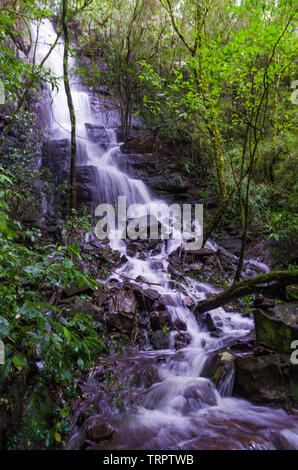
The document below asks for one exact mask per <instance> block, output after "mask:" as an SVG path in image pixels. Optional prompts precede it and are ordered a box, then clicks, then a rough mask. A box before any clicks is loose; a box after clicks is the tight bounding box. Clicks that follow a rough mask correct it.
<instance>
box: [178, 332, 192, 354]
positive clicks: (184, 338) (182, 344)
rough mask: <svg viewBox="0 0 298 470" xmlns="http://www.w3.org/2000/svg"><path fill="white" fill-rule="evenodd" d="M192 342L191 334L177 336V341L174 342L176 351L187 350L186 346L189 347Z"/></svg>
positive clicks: (184, 333)
mask: <svg viewBox="0 0 298 470" xmlns="http://www.w3.org/2000/svg"><path fill="white" fill-rule="evenodd" d="M190 342H191V336H190V334H189V333H186V332H183V333H182V332H180V333H179V334H177V335H176V336H175V341H174V348H175V349H176V350H179V349H182V348H186V346H188V345H189V343H190Z"/></svg>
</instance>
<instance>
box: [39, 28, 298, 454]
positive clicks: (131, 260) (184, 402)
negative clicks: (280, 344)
mask: <svg viewBox="0 0 298 470" xmlns="http://www.w3.org/2000/svg"><path fill="white" fill-rule="evenodd" d="M35 34H36V32H35ZM55 36H56V33H55V30H54V28H53V26H52V24H51V23H50V22H49V21H44V23H43V24H42V25H41V26H40V27H39V32H38V40H37V50H36V58H37V62H38V60H41V59H42V57H44V55H45V54H46V52H47V50H48V48H49V45H50V44H51V43H52V42H53V41H54V39H55ZM63 47H64V46H63V42H62V40H61V41H60V43H59V44H58V45H57V46H56V48H55V50H54V51H53V53H52V54H51V55H50V57H49V59H48V60H47V61H46V63H45V66H46V67H48V68H50V69H51V71H52V72H53V74H54V75H55V76H56V77H59V78H58V81H57V84H58V90H56V89H55V90H53V91H52V92H51V93H50V92H49V93H48V95H47V97H45V99H44V100H43V102H42V104H41V106H42V112H43V114H44V115H45V116H47V119H46V120H47V126H46V129H45V131H46V132H49V133H50V134H51V136H52V137H51V138H53V139H56V140H59V139H69V138H70V120H69V111H68V107H67V100H66V95H65V92H64V84H63V78H62V76H63V72H62V69H63V68H62V59H63ZM69 66H70V68H71V67H74V66H75V60H74V59H73V58H71V60H70V64H69ZM71 92H72V96H73V101H74V106H75V112H76V121H77V129H76V132H77V146H78V165H84V166H90V167H92V171H93V173H94V175H95V179H96V184H95V187H96V192H95V193H94V194H93V206H94V209H95V207H96V206H97V205H98V204H100V203H116V202H117V199H118V197H119V196H126V198H127V204H128V205H130V204H133V203H139V204H142V205H143V207H144V208H145V209H146V210H147V209H150V208H151V207H155V208H156V207H158V206H159V205H160V204H162V203H164V202H165V201H161V200H159V199H156V198H155V197H154V196H152V194H151V191H150V190H149V189H148V187H147V186H146V185H145V184H144V182H143V181H141V180H138V179H134V178H132V177H130V176H128V175H127V174H126V173H125V172H123V171H122V170H121V169H120V168H119V165H118V163H119V161H120V160H121V150H120V144H121V143H120V142H117V138H116V132H115V127H113V119H112V120H111V119H107V115H106V113H105V112H104V111H102V109H101V107H100V103H99V105H98V106H97V110H95V108H94V106H92V103H91V101H92V100H91V97H90V93H89V92H88V91H86V89H84V87H83V86H82V85H81V84H80V83H79V82H78V80H77V79H76V80H74V79H72V81H71ZM114 121H115V120H114ZM86 124H87V125H86ZM90 130H91V132H95V131H96V132H97V133H99V134H100V133H102V135H104V137H105V140H106V141H105V143H104V144H102V142H101V141H100V139H98V140H97V141H95V140H94V139H91V138H90ZM104 131H105V132H104ZM107 136H108V142H107ZM120 167H121V165H120ZM86 242H88V237H87V239H86ZM181 243H183V240H182V242H181V240H169V241H164V242H163V244H162V249H161V250H160V252H157V253H156V252H154V251H152V250H149V249H148V250H147V251H143V252H142V256H141V257H140V256H139V254H137V255H135V256H133V257H132V256H129V254H128V253H127V247H126V241H125V240H121V239H119V240H117V239H112V240H111V241H110V246H111V248H112V249H113V250H119V252H120V253H121V255H125V256H126V258H127V261H126V262H125V263H124V264H122V265H121V267H119V268H117V272H116V273H113V275H112V278H113V279H114V280H117V281H119V282H122V280H123V276H126V277H127V278H131V279H136V278H138V277H139V276H141V277H142V278H143V279H144V280H145V281H147V282H148V283H152V284H154V289H155V290H156V291H157V292H158V293H159V294H161V295H162V296H167V298H168V299H169V301H168V304H167V307H166V308H167V312H168V314H169V315H170V316H171V318H172V320H173V321H182V322H184V323H185V324H186V332H187V334H188V335H189V337H190V341H189V344H188V345H187V346H185V347H183V348H182V349H180V350H178V351H177V350H175V349H174V342H175V335H177V332H176V331H173V332H171V333H170V348H169V349H162V350H150V349H148V350H144V351H143V352H136V353H135V354H132V356H131V357H128V358H126V360H127V361H132V362H133V363H139V364H143V363H145V362H146V363H148V362H152V363H154V364H157V366H156V367H157V372H158V376H159V380H158V381H157V382H156V383H154V384H153V385H151V386H150V387H149V388H148V389H147V390H145V393H144V395H143V399H142V402H141V403H140V404H138V406H136V407H131V409H129V410H127V411H126V412H125V413H119V410H118V412H117V410H115V409H110V410H108V409H107V410H106V413H105V418H106V419H107V420H108V422H109V423H111V425H113V427H114V428H115V429H116V432H115V434H114V436H113V438H112V439H110V440H106V441H102V442H101V443H100V444H98V448H100V449H106V450H108V449H127V450H129V449H150V450H157V449H163V450H168V449H178V450H179V449H181V450H182V449H185V450H194V449H276V448H279V444H278V443H279V442H281V441H282V442H284V443H285V444H284V446H285V447H286V448H290V449H291V448H292V449H295V448H296V449H298V419H297V417H294V416H291V415H289V414H287V413H286V412H285V411H284V410H283V409H273V408H270V407H265V406H256V405H254V404H252V403H250V402H249V401H246V400H243V399H239V398H235V397H233V396H232V394H233V386H234V372H233V369H231V371H230V373H228V374H226V378H225V380H224V381H222V382H221V384H220V386H219V387H218V389H217V388H216V387H215V385H214V384H213V383H212V382H211V381H210V380H209V379H207V378H205V377H202V376H201V373H202V370H203V368H204V365H205V364H206V361H208V359H210V358H212V355H213V354H214V352H216V351H218V350H219V349H221V348H224V347H228V346H229V345H231V344H233V342H235V341H236V340H238V339H239V338H241V337H244V336H246V335H247V334H248V333H249V332H250V331H251V330H253V328H254V323H253V319H252V317H251V316H244V315H243V314H240V313H237V312H235V311H227V310H224V309H223V308H218V309H215V310H213V311H212V315H216V316H218V317H220V320H221V330H222V334H221V335H220V336H219V337H215V336H214V335H212V334H211V333H210V331H208V329H207V328H206V326H205V325H204V324H201V323H200V322H198V320H197V319H196V318H195V316H194V314H193V313H192V311H191V309H190V308H188V307H187V306H186V304H187V302H185V299H186V298H188V297H191V298H192V299H194V301H195V302H197V301H199V300H202V299H205V298H206V297H207V295H208V294H210V293H215V292H218V289H217V288H216V287H214V286H212V285H211V284H209V283H207V282H199V281H196V280H194V279H192V278H190V277H185V280H186V283H185V284H181V285H177V283H175V284H173V282H171V278H170V276H169V272H168V265H169V255H170V254H171V253H173V252H174V250H176V249H177V247H178V246H179V245H180V244H181ZM206 248H211V249H214V250H216V249H217V245H216V244H215V242H212V241H210V240H209V241H208V242H207V244H206ZM256 264H257V261H254V260H246V263H245V269H246V270H247V271H250V272H251V271H252V272H253V268H254V266H255V265H256ZM258 267H259V268H261V269H262V270H263V271H266V270H268V267H267V266H266V265H262V266H260V265H259V266H258ZM131 284H132V285H134V284H135V285H137V286H138V287H139V288H140V287H141V288H144V289H146V288H148V284H147V283H146V282H144V283H143V284H142V283H140V282H138V283H134V281H133V280H132V281H131ZM128 393H129V391H128ZM80 435H81V430H80V429H79V427H77V428H74V431H73V433H72V436H71V438H70V440H69V442H68V445H67V448H73V447H75V444H74V442H76V441H79V439H80Z"/></svg>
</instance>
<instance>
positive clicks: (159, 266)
mask: <svg viewBox="0 0 298 470" xmlns="http://www.w3.org/2000/svg"><path fill="white" fill-rule="evenodd" d="M150 268H151V269H154V271H158V270H160V269H163V262H162V261H158V260H157V261H155V260H154V261H151V263H150Z"/></svg>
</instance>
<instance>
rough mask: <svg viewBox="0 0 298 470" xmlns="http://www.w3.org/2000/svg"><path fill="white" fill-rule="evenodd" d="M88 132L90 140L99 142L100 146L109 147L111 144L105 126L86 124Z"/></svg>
mask: <svg viewBox="0 0 298 470" xmlns="http://www.w3.org/2000/svg"><path fill="white" fill-rule="evenodd" d="M85 127H86V132H87V135H88V137H89V139H90V140H92V141H93V142H98V143H99V144H100V145H104V146H107V145H109V143H110V137H109V134H108V133H107V131H106V129H105V128H104V126H100V125H98V124H91V123H85Z"/></svg>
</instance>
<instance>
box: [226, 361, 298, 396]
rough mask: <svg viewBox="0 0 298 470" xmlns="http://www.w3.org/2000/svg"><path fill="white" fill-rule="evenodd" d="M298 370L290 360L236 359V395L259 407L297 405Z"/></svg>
mask: <svg viewBox="0 0 298 470" xmlns="http://www.w3.org/2000/svg"><path fill="white" fill-rule="evenodd" d="M297 384H298V369H297V366H295V365H294V364H291V362H290V360H289V356H287V355H281V354H271V355H263V356H255V355H253V354H249V355H246V356H243V357H237V358H236V359H235V392H236V393H237V394H239V395H240V396H242V397H244V398H248V399H249V400H251V401H254V402H256V403H273V402H278V403H280V402H283V403H287V402H290V401H292V402H293V403H296V404H297V403H298V385H297Z"/></svg>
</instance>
